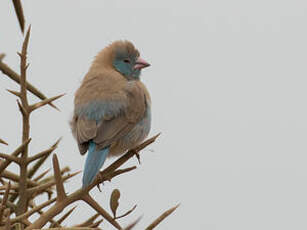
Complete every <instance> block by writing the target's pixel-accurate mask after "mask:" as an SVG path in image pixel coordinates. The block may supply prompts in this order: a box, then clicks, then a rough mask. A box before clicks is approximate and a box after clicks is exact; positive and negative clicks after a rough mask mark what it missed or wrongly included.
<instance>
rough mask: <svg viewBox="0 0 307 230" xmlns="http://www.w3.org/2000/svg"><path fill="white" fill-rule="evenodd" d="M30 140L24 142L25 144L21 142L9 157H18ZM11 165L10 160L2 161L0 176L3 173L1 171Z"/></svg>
mask: <svg viewBox="0 0 307 230" xmlns="http://www.w3.org/2000/svg"><path fill="white" fill-rule="evenodd" d="M30 141H31V139H28V140H26V141H25V142H23V143H22V144H21V145H20V146H19V147H18V148H17V149H16V150H15V151H14V152H12V153H11V156H15V157H16V156H18V155H19V154H20V153H21V152H22V151H23V150H24V149H25V148H26V147H27V146H28V144H29V143H30ZM10 163H11V161H10V160H6V161H2V162H1V163H0V175H1V173H2V172H3V170H5V169H6V168H7V166H9V164H10Z"/></svg>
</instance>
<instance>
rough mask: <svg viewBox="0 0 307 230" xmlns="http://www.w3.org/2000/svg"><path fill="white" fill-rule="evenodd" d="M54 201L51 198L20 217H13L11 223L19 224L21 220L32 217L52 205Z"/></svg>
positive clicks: (54, 199)
mask: <svg viewBox="0 0 307 230" xmlns="http://www.w3.org/2000/svg"><path fill="white" fill-rule="evenodd" d="M55 201H56V198H53V199H51V200H47V201H46V202H44V203H42V204H40V205H38V206H35V207H34V208H32V209H31V210H29V211H27V212H26V213H23V214H22V215H19V216H17V217H15V218H14V219H12V220H11V222H12V223H16V222H20V221H21V220H23V219H26V218H28V217H30V216H32V215H33V214H34V213H36V212H38V211H40V210H42V209H43V208H45V207H47V206H49V205H50V204H52V203H53V202H55Z"/></svg>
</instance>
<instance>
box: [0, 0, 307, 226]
mask: <svg viewBox="0 0 307 230" xmlns="http://www.w3.org/2000/svg"><path fill="white" fill-rule="evenodd" d="M23 2H24V12H25V16H26V22H27V25H29V24H31V25H32V33H31V41H30V46H29V62H30V64H31V65H30V68H29V71H28V80H29V81H30V82H32V83H33V84H34V85H35V86H37V87H38V88H40V89H41V90H42V91H43V92H44V93H45V94H46V95H48V96H50V97H51V96H55V95H58V94H61V93H66V95H65V97H63V98H62V99H60V100H59V101H57V102H56V104H57V105H58V107H59V108H60V109H61V112H57V111H55V110H54V109H52V108H50V107H45V108H43V109H42V110H40V111H38V112H36V113H35V114H33V116H32V119H31V122H32V123H31V124H32V125H31V137H32V138H33V140H32V142H31V146H30V150H31V152H33V153H35V152H38V151H41V150H44V149H46V148H48V147H49V146H50V145H51V144H53V143H54V142H55V141H56V139H57V138H58V137H60V136H63V140H62V142H61V144H60V146H59V148H58V150H57V151H56V153H57V154H58V157H59V158H60V163H61V165H63V166H64V165H69V166H70V167H71V169H72V171H78V170H80V169H82V168H83V164H84V160H85V158H84V157H83V156H81V155H79V153H78V149H77V145H76V143H75V141H74V139H73V138H72V135H71V133H70V128H69V125H68V121H69V119H70V117H71V114H72V110H73V96H74V92H75V90H76V89H77V88H78V86H79V85H80V82H81V80H82V78H83V76H84V75H85V74H86V72H87V70H88V68H89V66H90V63H91V61H92V60H93V57H94V56H95V55H96V54H97V52H98V51H100V50H101V49H102V48H103V47H105V46H106V45H108V44H109V43H111V42H112V41H114V40H119V39H128V40H130V41H132V42H133V43H134V44H135V46H136V47H137V48H138V49H139V50H140V52H141V55H142V57H143V58H144V59H146V60H147V61H148V62H150V63H151V64H152V66H151V67H150V68H146V69H145V70H144V71H143V75H142V80H143V82H144V83H145V84H146V86H147V87H148V89H149V91H150V93H151V96H152V103H153V105H152V112H153V123H152V131H151V135H154V134H156V133H158V132H162V135H161V137H160V138H159V139H158V141H157V142H156V143H155V144H153V145H151V146H150V147H149V148H148V149H147V150H145V151H143V152H142V154H141V155H142V164H141V165H140V166H138V169H137V170H135V171H134V172H132V173H130V174H127V175H123V176H122V177H121V178H118V179H115V180H114V181H112V183H108V182H107V183H105V185H104V186H103V193H99V192H98V191H97V189H94V192H93V193H92V194H93V196H94V197H95V199H97V200H98V201H99V202H100V203H101V204H102V205H103V206H105V207H107V206H108V200H109V196H110V193H111V191H112V190H113V189H114V188H118V189H120V190H121V192H122V196H121V202H120V205H121V206H120V208H121V209H120V210H121V212H124V211H126V210H128V209H129V208H131V207H132V206H133V205H134V204H138V207H137V210H136V211H135V212H134V214H133V215H131V216H130V217H127V218H126V219H125V220H123V221H122V222H121V223H122V224H123V225H125V224H127V223H130V222H132V221H133V220H135V219H136V218H137V217H139V216H140V215H143V218H142V220H141V222H140V224H139V225H138V227H137V228H136V229H144V227H145V226H147V225H148V224H149V223H151V221H153V220H154V219H155V218H156V217H157V216H159V215H160V214H161V213H162V212H163V211H165V210H166V209H168V208H170V207H172V206H174V205H176V204H177V203H179V202H180V203H181V206H180V207H179V208H178V209H177V210H176V212H175V213H174V214H173V215H172V216H170V217H169V218H168V219H167V220H166V221H165V222H163V223H162V224H161V225H160V226H159V227H158V228H157V229H161V230H162V229H198V230H203V229H204V230H214V229H217V230H224V229H227V230H246V229H249V230H259V229H262V230H272V229H278V230H288V229H296V230H299V229H306V228H307V221H306V216H307V167H306V165H307V155H306V153H307V144H306V143H307V105H306V104H307V103H306V99H307V90H306V84H307V80H306V77H307V68H306V66H307V65H306V62H307V56H306V54H307V1H303V0H257V1H251V0H202V1H200V0H199V1H197V0H191V1H176V0H168V1H165V0H163V1H162V0H152V1H142V0H126V1H119V0H99V1H98V0H95V1H94V0H91V1H86V0H82V1H81V0H66V1H62V0H52V1H30V0H24V1H23ZM0 28H1V34H0V53H6V54H7V57H6V58H5V62H6V63H8V64H9V65H10V66H12V67H14V69H16V70H18V65H19V59H18V56H17V55H16V52H17V51H20V49H21V43H22V39H23V37H22V35H21V33H20V29H19V27H18V24H17V19H16V16H15V13H14V10H13V6H12V3H11V1H9V0H2V1H0ZM7 88H9V89H17V86H16V84H15V83H12V81H10V80H8V78H7V77H6V76H4V75H2V74H0V103H1V120H0V137H1V138H3V139H5V140H6V141H7V142H9V144H10V145H9V146H8V147H5V146H0V150H1V151H7V152H10V151H12V150H13V149H14V148H15V147H16V146H17V145H19V144H20V139H21V137H20V133H21V132H20V130H21V123H20V114H19V111H18V110H17V106H16V98H15V97H14V96H12V95H10V94H9V93H8V92H6V90H5V89H7ZM31 99H32V101H33V102H34V101H37V99H36V98H34V97H31ZM113 160H114V159H110V160H109V161H108V162H107V164H109V163H110V162H112V161H113ZM136 164H137V161H136V160H135V159H133V160H131V163H129V164H126V166H132V165H136ZM50 166H51V159H49V161H48V162H47V164H46V168H47V167H50ZM80 186H81V175H80V176H78V177H76V178H74V179H72V180H71V181H70V183H68V184H67V185H66V188H67V190H68V191H74V190H76V189H77V188H79V187H80ZM78 207H79V208H78V210H77V211H76V212H75V214H74V215H73V218H71V219H70V220H71V221H70V224H71V223H75V224H76V223H79V222H81V220H84V219H85V218H86V217H88V216H90V215H92V214H94V211H93V210H91V209H90V208H88V207H87V206H86V205H85V204H83V203H80V204H79V206H78ZM102 227H104V229H112V227H110V225H108V224H106V223H105V224H103V225H102Z"/></svg>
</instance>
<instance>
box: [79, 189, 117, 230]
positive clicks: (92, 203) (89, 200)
mask: <svg viewBox="0 0 307 230" xmlns="http://www.w3.org/2000/svg"><path fill="white" fill-rule="evenodd" d="M82 200H84V201H85V202H86V203H87V204H88V205H90V206H91V207H92V208H93V209H95V210H96V212H98V213H99V214H100V215H102V216H103V217H104V218H105V219H106V220H107V221H109V222H110V223H111V224H112V225H113V226H114V227H115V228H117V229H122V227H121V226H120V225H119V224H118V223H117V222H116V221H115V220H114V219H113V218H112V216H111V215H110V214H109V213H107V211H105V210H104V209H103V208H102V207H101V206H100V205H99V204H98V203H97V202H96V201H95V200H94V199H93V198H92V197H91V196H90V195H88V194H86V195H84V196H83V198H82Z"/></svg>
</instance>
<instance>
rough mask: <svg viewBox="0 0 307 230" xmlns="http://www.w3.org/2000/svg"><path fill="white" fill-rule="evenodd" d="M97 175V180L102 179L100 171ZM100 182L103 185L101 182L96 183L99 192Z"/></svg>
mask: <svg viewBox="0 0 307 230" xmlns="http://www.w3.org/2000/svg"><path fill="white" fill-rule="evenodd" d="M97 177H98V180H99V181H100V180H102V175H101V172H99V173H98V175H97ZM100 184H102V185H103V182H101V183H98V184H97V188H98V190H99V192H101V188H100Z"/></svg>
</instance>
